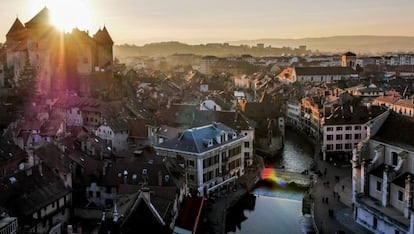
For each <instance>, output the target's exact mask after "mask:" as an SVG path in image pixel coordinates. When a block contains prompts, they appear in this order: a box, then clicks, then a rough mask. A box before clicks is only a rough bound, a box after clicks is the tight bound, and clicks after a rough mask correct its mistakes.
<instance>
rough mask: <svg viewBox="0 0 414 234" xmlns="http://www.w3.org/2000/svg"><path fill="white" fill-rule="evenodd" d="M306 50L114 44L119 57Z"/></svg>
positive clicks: (221, 44) (221, 45)
mask: <svg viewBox="0 0 414 234" xmlns="http://www.w3.org/2000/svg"><path fill="white" fill-rule="evenodd" d="M304 52H305V51H299V50H298V49H292V48H287V47H284V48H275V47H272V48H256V47H254V48H250V47H249V46H238V45H237V46H232V45H229V44H228V43H227V44H225V43H210V44H201V45H189V44H184V43H181V42H176V41H170V42H156V43H149V44H146V45H143V46H136V45H128V44H124V45H116V46H114V55H115V57H118V58H121V59H122V58H126V57H141V56H169V55H173V54H195V55H200V56H204V55H214V56H220V57H224V56H231V55H235V56H239V55H242V54H250V55H252V56H278V55H282V54H301V53H304Z"/></svg>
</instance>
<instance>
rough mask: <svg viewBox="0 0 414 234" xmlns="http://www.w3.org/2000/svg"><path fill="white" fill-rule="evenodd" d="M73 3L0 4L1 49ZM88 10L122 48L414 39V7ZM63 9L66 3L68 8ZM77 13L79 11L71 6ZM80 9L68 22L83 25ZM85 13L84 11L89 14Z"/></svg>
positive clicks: (338, 4) (235, 0)
mask: <svg viewBox="0 0 414 234" xmlns="http://www.w3.org/2000/svg"><path fill="white" fill-rule="evenodd" d="M62 1H68V0H12V1H11V0H7V1H5V0H1V1H0V9H2V10H1V14H0V34H1V35H2V36H1V39H0V41H5V35H6V33H7V31H8V30H9V28H10V27H11V25H12V23H13V22H14V20H15V19H16V17H19V19H20V20H21V21H22V22H23V23H25V22H27V21H29V20H30V19H31V18H32V17H33V16H34V15H35V14H36V13H37V12H39V11H40V10H41V9H42V8H43V7H44V6H45V5H47V6H48V8H50V5H51V4H52V3H51V2H54V3H57V4H60V2H62ZM71 2H72V3H74V2H78V3H81V4H82V6H83V7H84V8H85V9H87V12H88V22H89V23H88V29H89V32H90V34H93V33H95V32H96V31H97V30H98V29H99V28H101V27H103V26H104V25H105V26H106V27H107V29H108V31H109V32H110V34H111V36H112V38H113V40H114V41H115V44H124V43H128V44H137V45H141V44H144V43H148V42H159V41H181V42H185V43H190V44H196V43H208V42H225V41H232V40H241V39H263V38H306V37H326V36H337V35H386V36H414V30H412V25H414V16H413V14H412V11H413V9H414V1H413V0H392V1H390V0H344V1H339V0H289V1H287V0H258V1H252V0H208V1H206V0H71ZM62 4H63V3H62ZM72 5H74V6H75V5H76V4H72ZM79 12H81V11H79V10H78V9H76V7H74V8H72V7H66V8H65V11H63V12H60V14H61V15H63V14H70V16H72V17H70V16H69V17H65V19H68V20H77V22H83V21H86V20H83V18H82V17H84V16H82V17H79ZM82 12H84V11H82Z"/></svg>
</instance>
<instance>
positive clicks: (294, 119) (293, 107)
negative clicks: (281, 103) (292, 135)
mask: <svg viewBox="0 0 414 234" xmlns="http://www.w3.org/2000/svg"><path fill="white" fill-rule="evenodd" d="M300 107H301V104H300V102H299V101H293V100H291V101H288V102H287V109H286V122H287V123H288V124H291V125H292V126H295V127H299V126H301V123H300V120H301V108H300Z"/></svg>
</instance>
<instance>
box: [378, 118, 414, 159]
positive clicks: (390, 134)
mask: <svg viewBox="0 0 414 234" xmlns="http://www.w3.org/2000/svg"><path fill="white" fill-rule="evenodd" d="M413 131H414V118H413V117H405V116H401V115H398V114H396V113H394V112H391V113H390V115H389V116H388V118H387V120H386V121H385V122H384V124H383V125H382V126H381V128H380V129H379V130H378V132H377V134H376V135H375V136H373V137H372V139H373V140H376V141H380V142H384V143H387V144H391V145H395V146H398V147H401V148H403V149H407V150H411V151H414V138H413V136H412V133H413Z"/></svg>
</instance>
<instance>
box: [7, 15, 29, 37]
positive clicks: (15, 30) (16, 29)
mask: <svg viewBox="0 0 414 234" xmlns="http://www.w3.org/2000/svg"><path fill="white" fill-rule="evenodd" d="M24 30H25V28H24V25H23V24H22V22H21V21H20V20H19V18H16V20H15V21H14V23H13V25H12V26H11V28H10V29H9V31H8V32H7V34H6V36H16V35H18V34H20V33H21V32H22V31H24Z"/></svg>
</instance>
